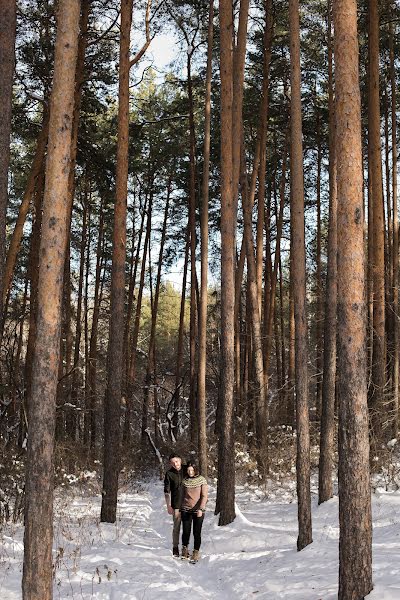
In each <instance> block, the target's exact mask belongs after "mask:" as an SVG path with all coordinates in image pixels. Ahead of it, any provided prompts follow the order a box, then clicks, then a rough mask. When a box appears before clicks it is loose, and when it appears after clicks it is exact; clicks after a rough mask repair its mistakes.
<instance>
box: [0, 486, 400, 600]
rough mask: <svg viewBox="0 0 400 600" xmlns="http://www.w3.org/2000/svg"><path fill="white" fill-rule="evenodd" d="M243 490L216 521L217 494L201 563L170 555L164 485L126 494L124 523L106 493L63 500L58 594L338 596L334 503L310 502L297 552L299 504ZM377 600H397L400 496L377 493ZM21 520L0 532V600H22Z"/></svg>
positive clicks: (133, 598)
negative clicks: (229, 512)
mask: <svg viewBox="0 0 400 600" xmlns="http://www.w3.org/2000/svg"><path fill="white" fill-rule="evenodd" d="M289 498H290V493H289V492H287V493H285V494H283V495H281V497H280V499H276V498H270V499H269V500H261V499H260V497H259V496H257V494H255V493H254V492H250V491H249V490H248V489H244V488H238V495H237V502H238V507H237V518H236V520H235V521H234V523H232V524H231V525H229V526H226V527H218V525H217V518H216V517H214V515H213V507H214V501H213V500H214V490H212V491H211V494H210V501H209V505H208V507H207V508H208V511H207V513H206V518H205V521H204V526H203V543H202V549H201V552H202V558H201V560H200V562H199V563H198V564H197V565H191V564H189V563H187V562H185V561H181V560H176V559H173V558H172V555H171V530H172V522H171V521H172V519H171V517H170V516H169V515H168V514H167V512H166V509H165V504H164V497H163V489H162V483H161V482H154V481H153V482H151V483H149V484H146V486H145V487H144V488H142V489H141V490H140V491H139V492H138V493H129V494H128V493H126V494H121V495H120V497H119V503H118V520H117V523H116V524H114V525H110V524H104V523H103V524H100V523H99V520H98V515H99V510H100V498H99V497H95V498H93V497H90V498H83V499H81V498H80V499H75V500H73V501H71V500H68V498H61V497H58V499H57V502H56V507H55V508H56V515H57V516H56V519H55V530H54V537H55V542H54V552H55V560H56V566H57V568H56V575H55V587H54V599H55V600H56V599H58V598H59V599H60V600H64V599H67V598H74V599H84V600H89V599H92V598H93V599H96V600H154V599H166V600H168V599H174V600H186V599H188V600H189V599H190V600H192V598H196V600H197V599H198V600H202V599H213V600H234V599H248V598H254V597H257V598H262V599H263V600H279V599H285V600H333V599H335V598H337V552H338V527H337V508H338V506H337V499H333V500H331V501H330V502H328V503H326V504H325V505H322V506H321V507H318V506H316V505H314V506H313V537H314V542H313V544H311V545H310V546H309V547H308V548H305V549H304V550H303V551H302V552H300V553H298V552H297V551H296V535H297V505H296V504H295V503H288V499H289ZM374 521H375V533H374V580H375V590H374V592H373V593H372V594H371V595H370V596H369V597H368V598H370V599H371V600H395V599H396V600H399V598H400V566H399V564H398V563H399V561H398V556H399V555H400V525H399V522H400V494H399V493H391V494H389V493H387V494H385V493H381V494H378V495H375V496H374ZM22 536H23V529H22V527H21V526H9V527H8V528H7V530H4V531H3V533H2V535H1V536H0V542H1V546H0V598H1V600H17V599H18V600H19V599H20V598H21V593H20V584H21V583H20V582H21V563H22Z"/></svg>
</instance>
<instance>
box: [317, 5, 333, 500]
mask: <svg viewBox="0 0 400 600" xmlns="http://www.w3.org/2000/svg"><path fill="white" fill-rule="evenodd" d="M331 11H332V1H331V0H329V4H328V77H329V228H328V265H327V274H326V299H325V321H324V361H323V377H322V405H321V432H320V453H319V456H320V458H319V478H318V503H319V504H321V503H322V502H326V500H329V498H332V495H333V485H332V469H333V455H334V434H335V387H336V386H335V383H336V308H337V187H336V140H335V99H334V92H333V69H332V66H333V61H332V31H331V29H332V28H331Z"/></svg>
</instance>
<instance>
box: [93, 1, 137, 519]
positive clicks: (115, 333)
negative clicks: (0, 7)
mask: <svg viewBox="0 0 400 600" xmlns="http://www.w3.org/2000/svg"><path fill="white" fill-rule="evenodd" d="M132 4H133V0H121V34H120V36H121V37H120V56H119V105H118V142H117V175H116V190H115V192H116V196H115V207H114V231H113V258H112V272H111V307H110V338H109V347H108V356H107V388H106V395H105V407H104V462H103V468H104V474H103V492H102V502H101V516H100V519H101V521H102V522H106V523H115V519H116V511H117V495H118V476H119V468H120V467H119V465H120V413H121V393H122V376H123V342H124V328H123V323H124V303H125V259H126V203H127V194H128V138H129V68H130V59H129V45H130V33H131V23H132Z"/></svg>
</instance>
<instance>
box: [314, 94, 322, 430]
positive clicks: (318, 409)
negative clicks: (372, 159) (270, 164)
mask: <svg viewBox="0 0 400 600" xmlns="http://www.w3.org/2000/svg"><path fill="white" fill-rule="evenodd" d="M315 101H316V103H317V98H316V99H315ZM316 113H317V114H316V128H317V186H316V187H317V247H316V261H315V262H316V282H315V283H316V319H315V320H316V331H315V335H316V340H315V341H316V344H315V347H316V353H317V356H316V371H317V376H316V394H315V407H316V416H317V419H318V420H320V419H321V404H322V368H323V367H322V358H323V354H322V319H323V315H322V275H321V168H322V148H321V116H320V110H319V107H318V106H316Z"/></svg>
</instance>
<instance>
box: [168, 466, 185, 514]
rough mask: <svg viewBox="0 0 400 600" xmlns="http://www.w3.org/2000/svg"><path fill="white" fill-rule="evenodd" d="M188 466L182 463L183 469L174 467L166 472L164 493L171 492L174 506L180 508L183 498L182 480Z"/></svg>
mask: <svg viewBox="0 0 400 600" xmlns="http://www.w3.org/2000/svg"><path fill="white" fill-rule="evenodd" d="M186 470H187V467H186V465H182V467H181V470H180V471H177V470H176V469H174V468H172V467H171V469H169V471H167V472H166V473H165V478H164V494H171V506H172V508H180V507H181V504H182V499H183V485H182V481H183V478H184V477H185V475H186Z"/></svg>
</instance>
